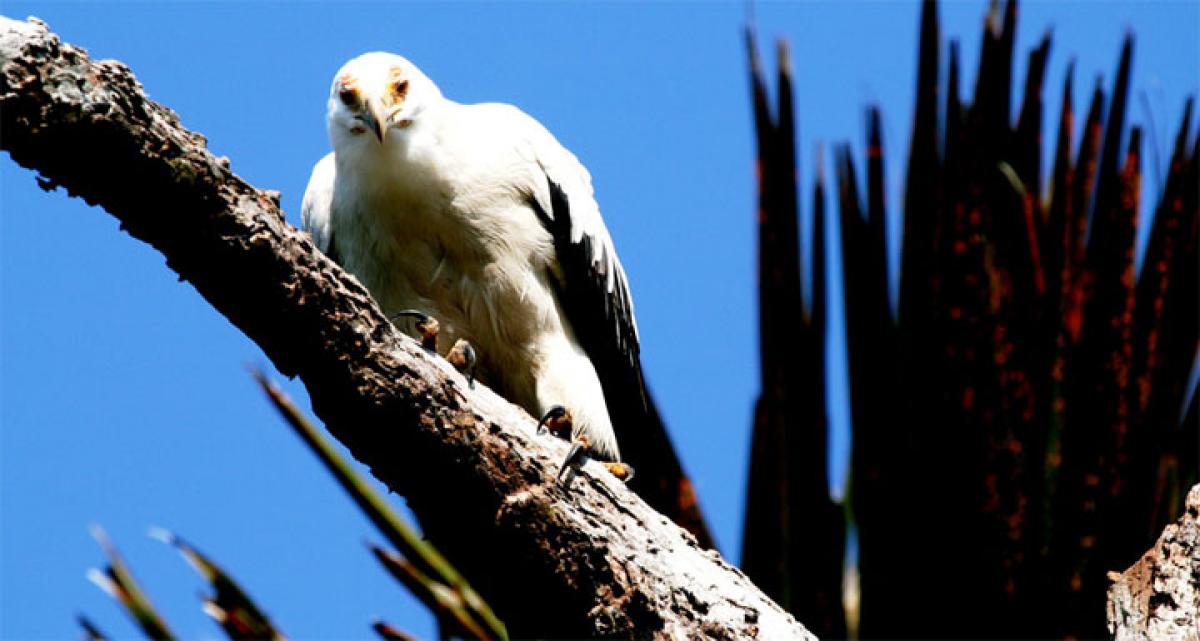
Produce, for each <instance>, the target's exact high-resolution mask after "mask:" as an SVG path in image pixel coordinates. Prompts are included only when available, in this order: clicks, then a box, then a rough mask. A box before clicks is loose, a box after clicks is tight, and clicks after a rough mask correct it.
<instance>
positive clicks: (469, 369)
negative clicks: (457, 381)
mask: <svg viewBox="0 0 1200 641" xmlns="http://www.w3.org/2000/svg"><path fill="white" fill-rule="evenodd" d="M446 360H448V361H450V364H451V365H453V366H454V369H457V370H458V371H460V372H462V373H464V374H466V375H467V385H469V386H471V387H472V388H474V387H475V367H476V365H478V364H479V361H478V359H476V358H475V348H474V347H472V346H471V344H470V343H468V342H467V341H465V340H463V339H461V338H460V339H458V340H457V341H454V347H451V348H450V351H449V352H448V353H447V354H446Z"/></svg>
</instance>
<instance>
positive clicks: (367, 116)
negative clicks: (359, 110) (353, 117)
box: [363, 98, 391, 144]
mask: <svg viewBox="0 0 1200 641" xmlns="http://www.w3.org/2000/svg"><path fill="white" fill-rule="evenodd" d="M363 121H364V122H365V123H366V125H367V127H369V128H370V129H371V132H372V133H374V134H375V138H377V139H378V140H379V143H380V144H383V141H384V140H385V139H387V132H388V129H390V128H391V127H390V122H389V118H388V112H387V108H385V107H384V106H383V101H382V100H379V99H378V98H375V99H372V100H368V101H367V109H366V113H364V114H363Z"/></svg>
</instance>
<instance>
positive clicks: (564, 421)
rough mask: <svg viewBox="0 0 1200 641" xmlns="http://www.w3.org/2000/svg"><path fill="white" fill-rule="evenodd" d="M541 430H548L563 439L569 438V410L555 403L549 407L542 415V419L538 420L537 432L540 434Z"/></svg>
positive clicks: (570, 428) (570, 425)
mask: <svg viewBox="0 0 1200 641" xmlns="http://www.w3.org/2000/svg"><path fill="white" fill-rule="evenodd" d="M542 430H549V431H550V433H551V434H553V435H555V436H557V437H558V438H561V439H562V440H564V441H569V440H571V430H572V423H571V412H570V410H568V409H567V408H565V407H563V406H562V405H555V406H554V407H551V408H550V411H548V412H546V414H545V415H544V416H542V420H541V421H539V422H538V427H537V433H538V434H541V433H542Z"/></svg>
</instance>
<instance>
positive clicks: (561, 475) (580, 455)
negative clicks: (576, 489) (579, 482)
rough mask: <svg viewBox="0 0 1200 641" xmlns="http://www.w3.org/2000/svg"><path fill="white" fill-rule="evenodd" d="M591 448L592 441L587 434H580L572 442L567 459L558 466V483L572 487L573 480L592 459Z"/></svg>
mask: <svg viewBox="0 0 1200 641" xmlns="http://www.w3.org/2000/svg"><path fill="white" fill-rule="evenodd" d="M591 449H592V447H591V443H590V442H588V437H586V436H580V437H579V438H577V439H575V442H574V443H572V444H571V451H569V452H567V458H566V460H564V461H563V464H562V467H560V468H558V484H559V485H560V486H561V487H563V488H564V489H570V488H571V482H572V481H574V480H575V476H576V475H577V474H579V471H580V470H582V469H583V466H584V464H586V463H587V462H588V461H589V460H590V459H591Z"/></svg>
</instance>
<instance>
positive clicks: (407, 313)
mask: <svg viewBox="0 0 1200 641" xmlns="http://www.w3.org/2000/svg"><path fill="white" fill-rule="evenodd" d="M401 317H411V318H415V319H417V323H416V328H417V333H418V334H420V335H421V347H424V348H425V349H427V350H429V351H432V352H436V351H437V339H438V329H439V325H438V320H437V319H436V318H434V317H432V316H430V315H429V314H426V313H425V312H422V311H419V310H415V309H406V310H404V311H402V312H398V313H397V314H396V315H395V316H392V317H391V318H390V319H388V320H390V321H392V322H396V319H398V318H401Z"/></svg>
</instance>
